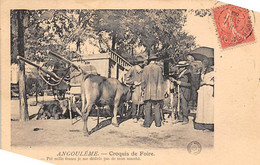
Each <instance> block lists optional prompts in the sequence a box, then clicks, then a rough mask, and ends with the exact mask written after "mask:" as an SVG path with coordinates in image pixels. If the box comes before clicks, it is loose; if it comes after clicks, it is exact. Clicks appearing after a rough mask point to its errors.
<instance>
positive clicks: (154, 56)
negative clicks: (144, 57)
mask: <svg viewBox="0 0 260 165" xmlns="http://www.w3.org/2000/svg"><path fill="white" fill-rule="evenodd" d="M157 59H158V57H157V56H156V55H151V56H150V57H149V58H148V60H149V61H153V60H157Z"/></svg>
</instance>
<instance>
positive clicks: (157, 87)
mask: <svg viewBox="0 0 260 165" xmlns="http://www.w3.org/2000/svg"><path fill="white" fill-rule="evenodd" d="M157 59H158V58H157V57H156V56H155V55H153V56H151V57H150V58H149V61H150V63H149V65H147V66H145V67H144V69H143V75H142V84H141V85H142V90H143V91H144V104H145V106H144V110H145V117H144V123H143V125H142V126H143V127H150V126H151V124H152V122H153V120H155V126H156V127H160V126H161V108H162V106H163V99H164V80H163V75H162V69H161V67H160V66H158V65H157V64H156V60H157ZM153 115H154V118H153Z"/></svg>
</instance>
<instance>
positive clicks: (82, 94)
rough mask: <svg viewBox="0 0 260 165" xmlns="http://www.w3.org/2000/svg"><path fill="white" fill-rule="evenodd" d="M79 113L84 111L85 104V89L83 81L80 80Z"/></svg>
mask: <svg viewBox="0 0 260 165" xmlns="http://www.w3.org/2000/svg"><path fill="white" fill-rule="evenodd" d="M81 103H82V105H81V114H82V115H83V114H84V113H85V104H86V89H85V81H82V84H81Z"/></svg>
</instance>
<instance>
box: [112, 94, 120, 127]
mask: <svg viewBox="0 0 260 165" xmlns="http://www.w3.org/2000/svg"><path fill="white" fill-rule="evenodd" d="M118 106H119V100H117V99H115V102H114V109H113V114H114V116H113V117H112V124H113V125H114V126H116V127H118V126H119V125H118V122H117V117H116V116H117V111H118Z"/></svg>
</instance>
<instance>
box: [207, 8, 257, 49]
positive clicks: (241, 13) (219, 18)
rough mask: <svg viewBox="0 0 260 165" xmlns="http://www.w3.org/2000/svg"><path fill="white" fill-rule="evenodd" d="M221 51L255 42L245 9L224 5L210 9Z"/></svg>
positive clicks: (247, 12)
mask: <svg viewBox="0 0 260 165" xmlns="http://www.w3.org/2000/svg"><path fill="white" fill-rule="evenodd" d="M212 11H213V15H214V20H215V24H216V26H217V32H218V35H219V40H220V44H221V47H222V49H226V48H228V47H232V46H236V45H240V44H243V43H248V42H252V41H255V36H254V33H253V26H252V22H251V19H250V16H249V11H248V10H247V9H244V8H241V7H238V6H233V5H224V6H220V7H216V8H213V9H212Z"/></svg>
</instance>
